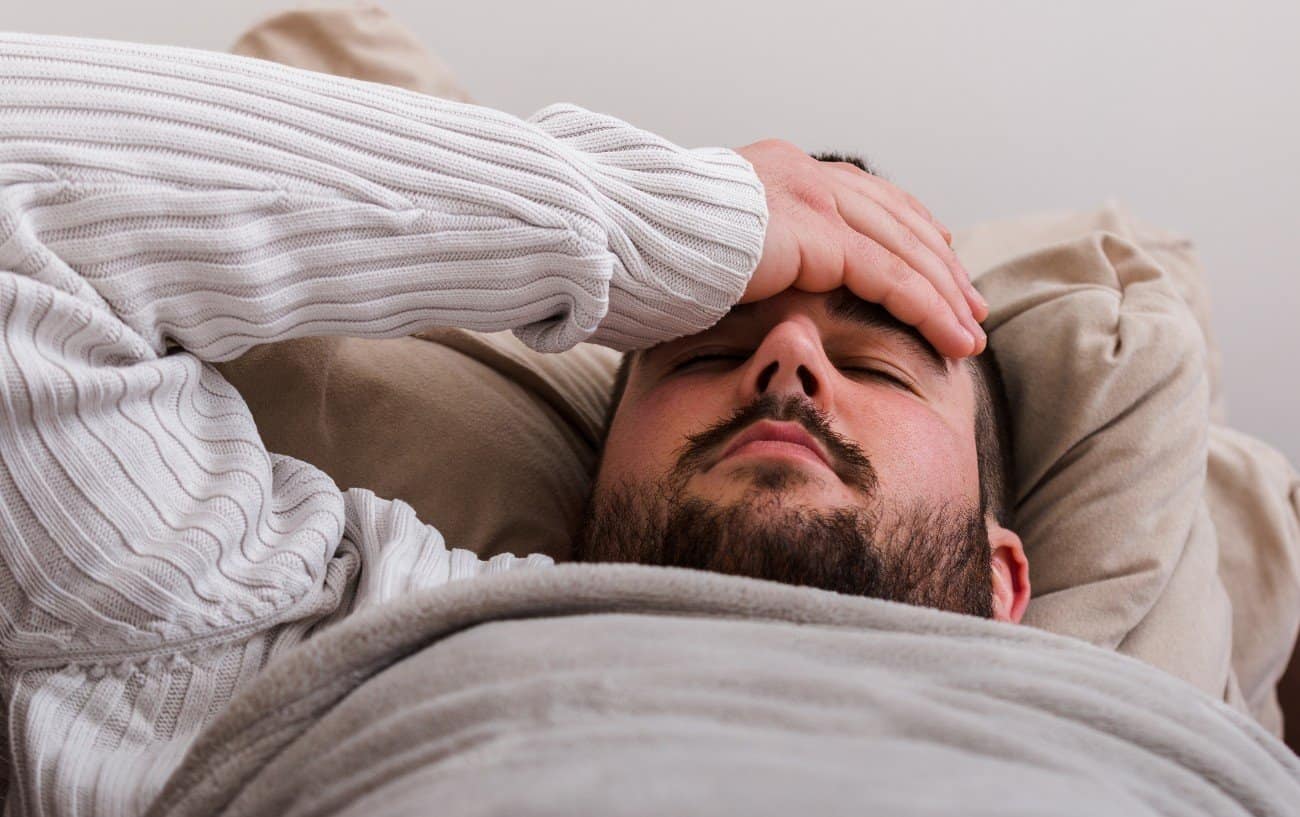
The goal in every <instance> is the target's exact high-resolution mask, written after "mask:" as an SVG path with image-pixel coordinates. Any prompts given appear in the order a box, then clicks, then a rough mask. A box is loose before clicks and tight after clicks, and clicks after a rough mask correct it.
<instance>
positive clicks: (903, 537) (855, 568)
mask: <svg viewBox="0 0 1300 817" xmlns="http://www.w3.org/2000/svg"><path fill="white" fill-rule="evenodd" d="M683 487H685V486H683ZM887 516H888V517H889V519H888V520H887V521H885V522H882V520H881V518H880V515H879V514H878V513H877V512H876V510H875V509H874V508H872V509H869V508H865V507H862V506H845V507H833V508H826V507H819V506H814V505H810V504H808V503H807V502H806V501H804V500H801V498H800V497H799V496H798V492H791V491H788V490H772V489H763V488H756V487H755V486H752V485H751V486H746V487H745V488H744V490H742V491H741V496H740V498H739V499H738V500H727V499H714V498H711V497H709V496H707V495H704V496H701V495H698V494H693V493H691V492H689V491H687V490H681V491H678V492H670V491H665V490H664V489H663V488H662V487H661V486H649V485H642V486H627V485H624V486H622V487H621V488H619V489H608V490H601V491H598V492H597V494H595V495H593V496H592V497H591V498H590V499H589V500H588V504H587V507H586V508H585V509H584V513H583V519H582V525H581V527H580V529H579V532H578V537H577V541H576V542H575V551H574V559H575V560H576V561H580V562H635V563H638V564H648V565H662V566H670V567H685V568H693V569H697V570H709V571H713V572H717V573H728V574H732V575H737V576H748V577H750V578H756V579H766V580H769V581H777V582H783V583H785V584H793V585H805V586H811V587H818V588H821V589H824V590H831V591H834V592H838V593H847V594H850V595H859V596H870V597H875V598H883V599H888V600H891V601H898V602H903V603H905V604H917V605H921V606H927V607H936V608H939V609H944V610H950V611H953V612H961V613H967V614H970V615H980V616H983V617H985V618H990V617H992V594H991V588H992V569H991V565H990V561H989V559H990V553H989V548H988V537H987V531H986V530H985V529H984V524H983V517H982V515H980V514H979V512H978V510H977V509H972V510H971V511H969V512H950V511H948V510H947V509H946V508H944V507H935V508H931V507H925V506H917V507H913V508H910V509H908V510H906V511H905V512H895V513H889V514H887Z"/></svg>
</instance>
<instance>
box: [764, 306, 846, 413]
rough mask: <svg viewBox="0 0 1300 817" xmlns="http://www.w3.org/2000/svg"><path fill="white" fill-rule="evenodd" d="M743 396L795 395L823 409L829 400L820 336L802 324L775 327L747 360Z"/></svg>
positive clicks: (825, 365) (824, 356) (824, 357)
mask: <svg viewBox="0 0 1300 817" xmlns="http://www.w3.org/2000/svg"><path fill="white" fill-rule="evenodd" d="M750 363H751V366H750V371H749V372H748V373H747V378H746V391H747V392H749V393H748V394H746V395H744V397H745V398H746V399H750V400H752V399H754V398H756V397H759V396H762V395H764V394H772V395H774V396H776V397H784V396H787V395H791V394H794V395H799V396H801V397H803V398H805V399H807V400H809V401H810V402H812V403H814V404H816V405H817V407H818V408H821V409H823V410H825V409H826V408H827V406H826V403H827V402H828V400H829V397H830V395H829V394H828V391H829V379H828V377H827V374H828V373H827V366H828V365H829V364H828V363H827V361H826V355H825V353H824V352H823V351H822V348H821V340H820V337H818V336H817V334H816V333H815V332H811V331H809V330H808V329H807V328H805V327H802V326H796V325H792V324H784V325H782V326H778V327H775V328H774V329H772V331H770V332H769V333H768V335H767V337H765V338H764V339H763V343H762V344H760V345H759V347H758V349H757V350H756V351H755V352H754V358H753V359H752V360H751V361H750Z"/></svg>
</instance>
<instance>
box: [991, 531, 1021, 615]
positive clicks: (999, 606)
mask: <svg viewBox="0 0 1300 817" xmlns="http://www.w3.org/2000/svg"><path fill="white" fill-rule="evenodd" d="M987 524H988V531H989V550H990V551H991V556H992V560H993V618H995V619H997V620H998V621H1010V622H1012V623H1014V624H1019V623H1020V619H1021V617H1022V616H1024V614H1025V606H1026V605H1028V604H1029V560H1028V559H1026V558H1025V548H1024V546H1023V545H1022V544H1021V543H1020V537H1019V536H1016V534H1015V533H1014V532H1012V531H1009V530H1007V529H1006V528H1004V527H1002V526H1001V525H999V524H998V523H997V522H996V521H995V520H994V519H993V518H992V517H990V518H989V519H988V521H987Z"/></svg>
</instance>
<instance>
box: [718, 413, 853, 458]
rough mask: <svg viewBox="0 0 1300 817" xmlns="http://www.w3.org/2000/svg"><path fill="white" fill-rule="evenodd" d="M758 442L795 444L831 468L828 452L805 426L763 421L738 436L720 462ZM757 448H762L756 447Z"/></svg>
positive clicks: (769, 449)
mask: <svg viewBox="0 0 1300 817" xmlns="http://www.w3.org/2000/svg"><path fill="white" fill-rule="evenodd" d="M757 441H770V442H778V443H795V444H797V445H801V446H803V447H804V448H806V449H808V450H809V451H811V452H812V453H813V454H815V455H816V457H817V459H819V460H820V461H821V463H822V465H825V466H826V467H827V468H830V467H831V463H830V457H828V456H827V455H826V452H825V451H823V450H822V447H821V446H820V445H819V444H818V443H817V441H816V440H814V439H813V438H812V435H810V434H809V433H808V432H807V431H804V429H803V426H801V425H799V424H798V423H778V422H773V421H771V420H763V421H761V422H758V423H755V424H754V425H752V426H750V427H749V428H747V429H745V430H744V431H743V432H741V433H740V434H739V435H737V437H736V439H734V440H732V441H731V444H730V445H728V446H727V450H726V451H724V452H723V454H722V456H721V457H720V458H719V461H721V460H725V459H726V458H727V457H730V456H731V455H732V454H734V453H736V452H737V451H739V450H740V449H741V448H744V447H745V446H746V445H748V444H749V443H752V442H757ZM755 448H760V447H759V446H756V447H755ZM761 448H764V449H768V451H769V452H771V451H776V450H779V447H777V446H761ZM792 453H795V455H796V456H797V455H798V454H797V453H796V452H792Z"/></svg>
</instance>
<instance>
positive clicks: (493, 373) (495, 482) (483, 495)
mask: <svg viewBox="0 0 1300 817" xmlns="http://www.w3.org/2000/svg"><path fill="white" fill-rule="evenodd" d="M292 14H293V15H295V16H294V17H293V18H291V20H292V19H299V20H303V21H304V25H305V29H304V30H306V31H309V32H312V31H316V30H318V29H319V28H320V27H319V26H316V25H314V24H309V22H310V19H311V17H312V16H313V15H315V14H324V15H327V16H329V17H330V19H331V20H332V21H333V22H332V23H331V28H330V31H331V34H330V37H331V40H330V42H331V45H330V48H331V49H333V50H335V51H343V52H346V51H348V49H349V42H350V39H349V37H350V34H349V31H350V30H351V29H350V28H349V20H350V19H352V18H351V17H349V15H348V14H347V13H340V12H339V11H338V10H331V11H322V12H312V11H299V12H294V13H292ZM277 19H280V18H277ZM354 22H355V23H356V25H357V26H358V27H360V28H361V29H363V32H362V33H363V34H364V36H362V37H361V39H360V42H362V43H363V44H364V48H363V49H361V50H360V51H359V52H358V54H355V55H353V56H354V57H355V59H352V58H351V57H350V58H348V59H343V60H338V61H335V62H334V63H333V64H334V65H335V66H339V65H342V66H347V65H352V64H354V63H356V62H364V59H363V58H364V56H365V55H366V54H373V53H376V52H378V53H383V52H384V49H383V47H382V40H383V37H382V36H378V35H377V34H376V32H377V31H383V30H387V36H389V37H391V38H392V41H393V42H394V43H395V45H396V47H397V48H398V49H399V50H409V49H410V48H411V47H412V43H414V42H415V41H414V38H413V37H411V36H410V34H409V32H406V31H405V30H404V29H402V28H401V26H399V25H398V24H396V23H395V22H393V21H392V20H391V18H388V17H387V16H386V15H384V14H383V13H382V12H381V11H379V10H377V9H373V8H372V9H369V10H367V11H365V12H364V14H363V15H361V16H360V17H359V18H356V19H355V21H354ZM277 25H278V26H279V28H278V31H279V32H280V33H279V35H278V36H280V37H281V38H282V39H281V41H282V42H295V43H298V45H296V46H295V47H294V49H293V50H291V51H288V52H286V53H287V54H288V57H289V59H286V60H285V61H289V62H294V61H295V60H297V61H298V62H296V64H300V65H301V64H304V63H303V62H302V61H303V60H304V59H306V57H307V56H309V55H310V54H311V53H312V51H311V47H310V46H309V47H307V48H306V50H304V49H303V48H302V47H300V46H301V41H298V40H295V39H294V35H293V33H292V32H293V31H294V26H293V25H287V24H286V23H285V22H284V21H283V20H281V22H280V23H278V24H277ZM255 34H256V32H253V33H250V35H246V36H245V38H243V40H241V42H252V41H258V38H257V37H256V36H255ZM312 37H315V35H314V34H313V35H312ZM309 40H310V38H309ZM417 47H418V44H417ZM259 56H277V55H276V54H275V53H270V52H264V53H263V54H260V55H259ZM429 64H433V63H429ZM308 67H310V65H309V66H308ZM424 81H425V82H433V83H434V84H437V82H439V81H441V80H438V79H437V78H433V79H428V78H426V79H425V80H424ZM957 247H958V249H959V251H961V253H962V255H963V258H965V259H966V261H967V264H968V266H970V267H971V269H972V270H975V271H982V270H985V269H989V268H992V269H989V271H988V272H987V274H986V275H985V276H984V277H983V278H982V280H981V282H980V286H981V288H982V289H983V290H984V292H985V294H986V295H987V296H988V297H989V300H990V302H991V303H992V307H993V314H992V315H991V317H990V320H989V323H988V325H989V327H990V329H991V331H990V338H991V343H992V344H993V346H994V348H995V349H996V350H997V351H998V352H999V354H1000V355H1001V357H1002V359H1003V361H1004V363H1005V364H1006V366H1007V369H1008V372H1009V375H1010V376H1009V378H1008V379H1009V390H1010V392H1011V397H1012V402H1013V407H1014V414H1015V428H1016V432H1017V453H1018V456H1019V463H1018V474H1017V476H1018V484H1019V485H1020V486H1021V490H1020V502H1019V508H1018V517H1019V518H1018V523H1019V525H1018V526H1019V527H1020V529H1021V533H1022V535H1023V536H1024V537H1025V541H1026V545H1027V548H1028V550H1029V554H1030V562H1031V571H1032V578H1033V583H1034V590H1035V598H1034V601H1033V602H1031V604H1030V607H1029V611H1028V614H1027V621H1028V622H1030V623H1032V624H1033V625H1035V626H1039V627H1043V628H1045V629H1049V630H1053V631H1055V632H1060V633H1066V634H1070V635H1075V636H1078V637H1080V638H1084V639H1086V640H1089V641H1092V642H1094V643H1097V644H1101V645H1104V646H1109V647H1113V648H1115V649H1118V650H1119V651H1121V652H1125V653H1128V654H1130V655H1134V656H1136V657H1139V658H1141V659H1143V660H1146V661H1148V662H1150V663H1152V664H1155V665H1157V666H1160V667H1162V668H1164V669H1166V670H1168V671H1170V672H1172V673H1173V674H1175V675H1178V676H1180V677H1183V678H1185V679H1186V680H1188V681H1190V682H1192V683H1194V684H1196V685H1197V686H1199V687H1201V688H1202V689H1204V690H1205V691H1206V692H1208V693H1210V694H1213V695H1216V696H1221V697H1223V698H1225V699H1227V700H1229V701H1230V702H1232V703H1234V704H1236V705H1238V706H1239V707H1242V708H1247V707H1249V709H1250V710H1251V711H1252V712H1253V713H1254V714H1255V715H1256V717H1258V718H1260V719H1261V721H1263V722H1264V723H1265V724H1266V725H1267V726H1269V727H1270V728H1273V729H1274V730H1275V731H1276V730H1277V720H1278V718H1277V713H1276V704H1275V702H1274V701H1273V699H1272V687H1271V684H1272V682H1275V680H1276V675H1277V672H1276V668H1277V667H1278V666H1279V665H1284V664H1285V655H1286V654H1288V653H1289V648H1290V644H1291V642H1293V641H1294V635H1295V626H1296V615H1297V610H1298V609H1300V608H1298V607H1297V605H1296V604H1295V597H1296V596H1295V588H1296V587H1297V586H1300V579H1297V578H1296V564H1295V562H1296V560H1295V558H1294V555H1295V549H1296V533H1295V529H1294V526H1295V514H1294V506H1292V507H1291V513H1290V515H1289V516H1288V514H1287V512H1286V510H1285V509H1284V507H1283V506H1284V505H1285V504H1286V502H1285V500H1282V499H1280V497H1284V496H1286V492H1285V490H1284V489H1283V487H1282V486H1283V483H1284V482H1285V479H1287V478H1288V477H1286V476H1285V475H1284V474H1285V473H1290V474H1291V475H1292V476H1293V472H1284V470H1283V469H1282V468H1281V467H1280V466H1278V465H1277V463H1276V462H1275V463H1273V464H1272V465H1271V466H1270V467H1269V468H1268V469H1266V470H1267V472H1268V475H1269V476H1268V479H1267V480H1263V479H1255V481H1254V482H1253V483H1252V482H1251V480H1250V479H1246V480H1244V481H1241V482H1238V481H1234V480H1233V478H1232V474H1233V473H1249V472H1250V468H1249V467H1248V465H1240V466H1239V467H1238V468H1237V469H1236V470H1235V471H1234V470H1233V469H1223V470H1221V472H1220V473H1221V474H1223V475H1224V476H1223V478H1222V479H1220V480H1217V481H1212V482H1211V486H1222V485H1223V484H1225V482H1226V484H1227V485H1230V486H1233V487H1232V489H1231V491H1229V490H1228V489H1226V488H1225V489H1224V491H1223V495H1225V496H1227V495H1228V494H1230V493H1232V492H1233V491H1244V492H1246V493H1251V492H1252V491H1254V494H1252V495H1253V496H1256V497H1257V498H1258V497H1260V496H1265V495H1267V496H1266V499H1263V500H1259V501H1260V502H1263V503H1264V504H1265V505H1267V506H1268V507H1269V508H1271V509H1273V510H1274V511H1275V513H1274V515H1273V517H1272V523H1273V527H1271V528H1268V529H1267V531H1264V532H1262V533H1261V531H1260V530H1259V529H1258V525H1256V527H1255V528H1251V527H1250V526H1249V525H1247V524H1245V522H1244V521H1242V519H1241V518H1240V517H1241V515H1240V514H1237V515H1236V517H1234V516H1233V514H1231V513H1230V512H1224V511H1223V509H1222V508H1220V510H1219V512H1217V513H1215V512H1213V511H1212V508H1213V507H1214V506H1213V503H1210V502H1207V500H1206V486H1205V469H1206V462H1207V436H1208V435H1207V431H1206V427H1207V422H1206V418H1207V414H1208V412H1209V411H1210V404H1211V394H1212V393H1214V394H1215V395H1216V398H1215V401H1214V402H1215V404H1216V406H1217V408H1216V412H1218V414H1219V416H1221V415H1222V405H1221V403H1222V401H1221V398H1218V397H1217V388H1214V384H1215V383H1217V368H1216V366H1215V364H1214V361H1216V360H1217V355H1216V354H1215V353H1214V352H1213V348H1212V346H1209V347H1208V351H1207V344H1208V326H1209V323H1208V299H1207V298H1206V297H1205V291H1204V284H1203V278H1202V276H1201V275H1200V271H1199V268H1198V266H1197V264H1196V260H1195V255H1194V254H1193V253H1192V251H1191V248H1190V245H1188V244H1187V243H1186V242H1185V241H1183V240H1182V239H1178V238H1177V237H1176V236H1169V235H1168V234H1165V233H1160V232H1159V231H1155V230H1152V229H1151V228H1148V227H1145V226H1143V225H1140V224H1138V223H1137V222H1136V221H1134V220H1132V219H1130V218H1128V217H1127V216H1126V215H1125V214H1124V213H1123V212H1122V210H1121V209H1120V208H1118V207H1117V206H1114V205H1109V206H1107V207H1103V208H1102V209H1100V210H1098V211H1096V212H1092V213H1078V214H1064V215H1057V216H1041V217H1033V218H1030V219H1026V220H1022V221H1008V222H1001V223H997V224H990V225H981V226H979V227H976V228H973V229H972V230H969V231H966V232H965V233H963V234H961V235H959V237H958V240H957ZM1189 306H1190V309H1189ZM1198 319H1199V321H1198ZM618 358H619V355H618V354H617V353H615V352H613V351H611V350H609V349H604V348H602V347H594V346H588V345H583V346H579V347H577V348H575V349H574V350H572V351H570V352H566V353H564V354H562V355H540V354H538V353H535V352H533V351H531V350H529V349H527V348H526V347H524V346H523V345H522V344H521V343H519V341H517V340H516V339H515V338H514V337H513V336H512V335H511V334H510V333H508V332H506V333H498V334H494V335H477V334H475V333H472V332H466V331H462V330H457V329H447V330H437V331H435V332H431V333H427V334H426V335H425V336H424V337H423V338H402V339H397V340H386V341H363V340H356V339H347V338H314V339H308V340H301V341H293V342H289V343H285V344H279V345H276V346H268V347H262V348H260V349H256V350H254V351H253V352H251V353H249V354H248V355H246V356H245V357H243V358H241V359H240V360H238V361H234V362H232V363H229V364H225V365H224V366H223V371H224V372H225V374H226V375H227V377H228V378H229V379H230V380H231V382H232V383H234V384H235V385H236V386H237V387H238V388H239V389H240V390H241V392H242V393H243V394H244V395H245V397H246V398H247V399H248V400H249V403H250V405H251V406H252V409H253V413H254V416H255V418H256V419H257V422H258V425H259V429H260V430H261V432H262V434H263V437H264V438H265V440H266V442H267V444H268V447H270V448H271V450H274V451H278V452H281V453H285V454H289V455H291V456H297V457H300V458H303V459H306V460H309V461H311V462H314V463H316V464H317V465H319V466H321V467H322V468H324V469H325V470H326V472H328V473H329V474H330V475H331V476H332V477H333V478H334V479H335V480H336V481H337V482H338V483H339V484H340V485H342V486H345V487H346V486H353V485H356V486H364V487H368V488H371V489H372V490H374V491H376V492H377V493H378V494H380V495H383V496H395V497H401V498H402V499H404V500H406V501H408V502H410V503H411V504H412V505H413V506H414V507H415V509H416V510H417V512H418V513H419V514H420V516H421V518H423V519H424V520H426V521H428V522H429V523H431V524H433V525H435V526H437V527H438V528H439V530H440V531H441V532H442V533H443V535H444V536H445V537H446V539H447V542H448V543H449V545H451V546H455V547H464V548H469V549H472V550H475V551H476V552H478V553H480V554H481V555H484V556H487V555H491V554H494V553H499V552H503V551H510V552H514V553H516V554H521V555H522V554H524V553H529V552H544V553H549V554H551V555H553V556H555V557H556V558H557V559H560V560H563V559H564V558H566V557H567V556H568V553H569V541H570V537H571V534H572V532H573V530H574V528H575V526H576V522H577V514H578V511H579V509H580V507H581V503H582V500H583V498H584V496H585V495H586V492H587V489H588V487H589V471H590V468H591V467H592V465H593V464H594V462H595V458H596V440H597V439H598V438H599V434H600V422H601V418H602V416H603V411H604V405H605V403H606V401H607V395H608V390H609V387H610V384H611V381H612V376H613V370H614V368H615V366H616V364H617V361H618ZM1207 365H1208V367H1209V368H1208V374H1207ZM399 440H400V441H401V442H400V444H399V443H398V442H397V441H399ZM1252 450H1254V449H1252ZM1211 451H1213V449H1211ZM1256 476H1258V474H1256ZM1265 482H1267V484H1268V489H1267V490H1266V491H1262V492H1261V486H1263V485H1264V483H1265ZM1233 503H1237V504H1235V505H1234V504H1233ZM1225 507H1227V508H1229V509H1231V508H1232V507H1247V506H1245V505H1241V504H1240V500H1239V498H1234V499H1233V500H1232V501H1231V502H1229V503H1228V505H1226V506H1225ZM1234 518H1236V520H1237V522H1238V526H1237V529H1236V531H1235V532H1234V535H1233V537H1232V538H1233V539H1234V541H1233V545H1234V549H1233V550H1232V551H1231V552H1230V553H1229V552H1221V551H1220V550H1219V543H1220V542H1221V541H1227V539H1226V538H1225V537H1223V536H1219V537H1216V535H1215V523H1220V524H1225V525H1226V524H1229V522H1230V521H1231V520H1232V519H1234ZM1225 520H1226V521H1225ZM1287 525H1290V526H1291V527H1290V528H1287V527H1286V526H1287ZM1261 535H1262V536H1264V537H1265V538H1267V539H1268V542H1270V543H1271V544H1270V545H1269V546H1268V547H1265V548H1257V547H1255V545H1254V543H1255V542H1256V541H1261V540H1260V539H1259V537H1260V536H1261ZM1268 537H1271V538H1268ZM1225 553H1226V554H1227V555H1228V556H1230V557H1231V558H1228V559H1227V560H1226V563H1227V564H1228V568H1229V569H1222V565H1221V562H1225ZM1285 558H1290V559H1291V561H1290V563H1285V562H1277V561H1275V560H1277V559H1285ZM1270 572H1272V575H1273V576H1274V578H1275V579H1276V581H1275V582H1274V586H1273V587H1272V588H1271V589H1269V590H1267V591H1266V592H1263V593H1260V587H1259V586H1258V585H1257V584H1256V585H1254V586H1251V587H1249V588H1242V587H1238V588H1236V589H1235V590H1234V589H1233V588H1231V587H1230V588H1229V589H1228V591H1225V585H1224V581H1223V577H1225V576H1226V577H1228V578H1231V579H1233V580H1234V581H1242V582H1254V581H1256V580H1257V578H1258V577H1259V576H1261V575H1265V574H1270ZM1221 574H1222V575H1221ZM1229 591H1231V596H1232V600H1233V604H1235V610H1234V607H1233V604H1230V603H1229ZM1288 604H1289V605H1290V607H1289V608H1286V609H1283V607H1284V606H1285V605H1288ZM1247 627H1249V629H1250V634H1251V636H1250V637H1239V638H1237V639H1236V641H1235V642H1234V638H1233V634H1234V630H1237V631H1241V630H1242V629H1244V628H1247ZM1234 669H1236V672H1235V673H1234V671H1233V670H1234ZM1270 678H1271V679H1272V681H1270V680H1269V679H1270ZM1238 679H1242V682H1243V683H1244V684H1246V687H1245V688H1238V685H1237V681H1238Z"/></svg>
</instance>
